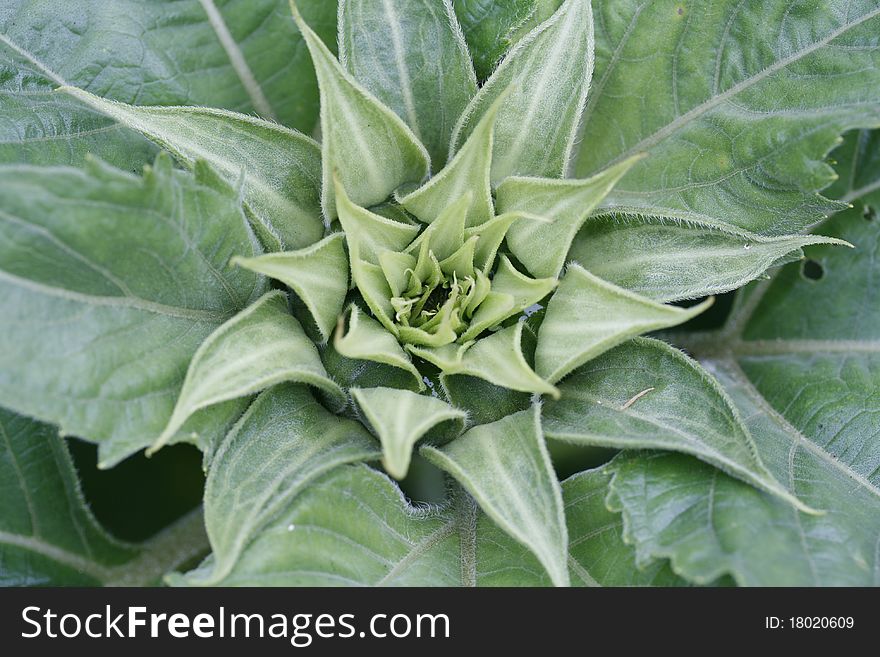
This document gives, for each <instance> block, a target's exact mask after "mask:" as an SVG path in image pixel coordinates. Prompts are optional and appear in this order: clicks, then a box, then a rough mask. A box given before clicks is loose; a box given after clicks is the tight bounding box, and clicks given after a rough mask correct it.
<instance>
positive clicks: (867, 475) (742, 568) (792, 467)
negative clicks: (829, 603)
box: [610, 172, 880, 586]
mask: <svg viewBox="0 0 880 657" xmlns="http://www.w3.org/2000/svg"><path fill="white" fill-rule="evenodd" d="M875 175H876V172H875ZM869 179H874V180H876V179H877V178H876V177H874V178H870V177H869ZM874 202H876V195H875V196H873V197H871V196H868V197H866V198H865V199H863V201H862V202H860V203H858V204H857V206H856V207H855V208H854V209H853V210H849V211H847V212H844V213H841V214H840V215H838V216H836V217H835V218H834V219H833V220H832V221H831V222H830V223H828V224H826V225H825V226H823V227H822V229H823V232H825V231H827V232H829V233H831V234H834V235H837V236H839V237H841V238H843V239H846V240H847V241H850V242H852V243H853V244H855V245H856V250H855V251H854V252H846V251H844V250H842V249H838V248H835V247H831V246H815V247H808V248H807V254H808V256H809V257H810V258H811V259H812V262H813V263H814V264H815V265H816V266H817V267H819V272H820V273H821V276H820V277H819V278H818V280H816V277H815V274H814V278H808V277H806V276H804V275H803V274H802V271H801V267H802V265H800V264H792V265H788V266H787V267H786V268H785V269H783V270H782V271H781V272H780V273H779V274H778V275H777V276H776V277H775V278H774V279H773V280H772V281H771V282H765V283H761V284H759V285H758V286H756V287H754V288H752V289H751V290H750V291H749V293H748V294H745V295H743V296H742V298H741V300H740V304H739V306H738V308H736V309H735V310H734V313H733V315H732V318H731V320H730V323H729V324H728V326H727V328H726V330H725V331H724V332H722V333H720V334H718V335H711V334H710V335H707V336H705V337H704V338H699V339H696V340H694V342H693V344H692V346H691V348H692V349H693V350H694V351H695V353H697V355H699V356H701V357H702V358H703V359H704V362H705V363H706V364H707V366H708V367H709V368H710V370H711V371H712V372H713V373H714V374H715V375H716V376H717V377H718V378H719V380H720V381H721V382H722V383H723V384H724V386H725V387H726V389H727V390H728V392H729V393H730V395H731V396H732V398H733V399H734V401H735V403H736V404H737V406H738V407H739V409H740V413H741V414H742V416H743V417H744V418H746V421H747V425H748V426H749V429H750V432H751V434H752V436H753V438H754V440H755V443H756V445H757V447H758V450H759V453H760V455H761V457H762V460H763V461H764V462H765V463H766V465H767V467H768V469H769V470H770V471H771V472H772V473H774V475H775V476H776V477H777V479H779V480H780V481H782V482H783V483H785V484H786V486H787V487H788V488H789V490H790V491H791V492H792V493H793V494H795V495H797V496H798V497H799V498H800V499H801V500H803V501H804V502H806V503H807V504H809V505H811V506H813V507H815V508H819V509H822V510H824V511H826V513H825V514H824V515H822V516H818V517H815V516H806V515H804V514H800V513H797V512H795V511H793V510H792V509H791V508H790V507H789V508H786V507H785V505H783V504H781V503H779V502H777V501H775V500H772V499H770V498H768V497H767V496H765V495H763V494H761V493H759V492H757V491H756V490H754V489H752V488H749V487H746V486H744V485H742V484H740V483H738V482H735V481H733V480H732V479H730V478H729V477H727V476H725V475H723V474H721V473H720V472H718V471H713V470H710V469H708V468H701V467H698V466H696V464H695V463H694V462H693V461H691V460H688V459H686V458H683V457H676V456H653V457H644V456H643V457H634V458H631V459H624V460H621V461H620V462H619V463H618V464H617V465H615V467H614V470H615V472H616V475H615V479H614V483H613V491H614V492H613V495H612V497H611V498H610V499H611V502H612V503H613V504H614V505H615V507H616V508H619V509H621V510H622V511H623V514H624V518H625V521H626V528H627V536H628V538H629V540H631V541H634V542H635V544H636V546H637V549H638V552H639V555H640V558H641V559H649V558H652V557H669V558H671V559H672V561H673V563H674V565H675V567H676V569H677V570H678V571H679V572H681V573H683V574H684V575H685V576H687V577H689V578H692V579H694V580H696V581H701V582H702V581H707V580H709V579H711V578H714V577H716V576H717V575H719V574H721V573H730V574H732V575H733V576H734V577H735V578H736V580H737V581H738V582H739V583H742V584H755V585H769V584H774V585H782V584H785V585H792V584H801V585H829V584H835V585H840V584H850V585H875V586H876V585H878V584H880V581H878V580H877V572H878V569H877V558H878V557H877V551H876V547H877V541H878V537H880V522H878V518H880V487H878V479H877V475H878V469H877V467H878V464H880V451H878V444H880V443H878V440H877V438H878V429H877V421H876V420H877V417H878V413H880V407H878V403H877V400H878V390H880V374H878V373H880V363H878V360H877V356H876V354H877V351H878V350H877V344H878V333H877V327H878V326H880V321H878V319H880V318H878V317H877V312H878V308H880V303H878V299H877V288H876V286H874V285H872V284H871V281H872V280H873V278H874V277H876V275H877V269H878V262H877V257H876V255H877V254H876V245H877V243H878V224H877V222H876V221H875V220H873V219H871V218H870V216H871V215H870V213H867V214H866V213H865V211H864V210H865V208H866V207H871V204H872V203H874ZM866 216H867V217H868V218H867V219H866ZM636 488H638V492H637V491H636ZM708 517H711V518H712V522H711V523H707V522H706V519H707V518H708Z"/></svg>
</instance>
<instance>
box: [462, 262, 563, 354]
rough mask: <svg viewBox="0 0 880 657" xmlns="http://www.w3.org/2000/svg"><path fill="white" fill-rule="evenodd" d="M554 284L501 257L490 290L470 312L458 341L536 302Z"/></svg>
mask: <svg viewBox="0 0 880 657" xmlns="http://www.w3.org/2000/svg"><path fill="white" fill-rule="evenodd" d="M556 286H557V280H556V277H550V278H529V277H528V276H525V275H524V274H521V273H520V272H519V271H517V269H516V268H515V267H514V266H513V265H512V264H511V262H510V260H509V259H508V258H507V256H501V263H500V264H499V265H498V269H497V270H496V271H495V276H494V278H493V279H492V291H491V292H490V293H489V296H488V297H486V300H485V301H484V302H483V303H482V304H481V305H480V307H479V308H478V309H477V312H475V313H474V316H473V318H471V324H470V327H469V328H468V330H467V331H465V332H464V334H463V335H462V336H461V340H462V341H467V340H472V339H474V338H476V337H477V336H478V335H480V333H482V332H483V331H485V330H486V329H490V328H492V327H494V326H496V325H498V324H500V323H501V322H503V321H504V320H505V319H507V318H508V317H513V316H514V315H516V314H517V313H520V312H522V311H523V310H525V309H526V308H529V307H530V306H532V305H534V304H536V303H538V302H539V301H540V300H541V299H543V298H544V297H546V296H547V295H548V294H550V293H551V292H552V291H553V290H554V289H555V288H556Z"/></svg>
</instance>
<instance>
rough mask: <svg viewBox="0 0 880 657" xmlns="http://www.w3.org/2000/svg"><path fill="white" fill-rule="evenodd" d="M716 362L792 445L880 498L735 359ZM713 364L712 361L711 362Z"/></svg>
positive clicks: (875, 487) (879, 493) (877, 491)
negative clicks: (782, 408) (803, 430)
mask: <svg viewBox="0 0 880 657" xmlns="http://www.w3.org/2000/svg"><path fill="white" fill-rule="evenodd" d="M712 360H714V361H715V362H716V363H717V364H718V365H719V366H720V367H721V368H722V369H723V370H724V371H725V372H727V373H728V374H729V375H730V376H731V377H732V378H733V379H734V380H735V381H736V382H737V383H738V384H740V386H741V387H742V389H743V391H744V392H745V393H746V394H747V395H748V396H749V398H750V399H751V400H752V401H753V402H754V403H755V405H756V406H758V407H759V408H760V409H761V410H762V411H763V413H764V414H765V415H766V416H767V417H769V418H770V419H771V420H772V421H773V423H774V424H775V425H776V426H777V427H779V428H780V429H781V430H782V431H783V432H784V433H785V434H787V435H788V436H789V438H791V440H792V443H793V444H795V445H798V446H800V447H801V448H802V449H804V450H805V451H808V452H810V453H811V454H813V455H814V456H816V457H817V458H819V459H821V460H822V461H823V462H824V463H825V464H826V465H828V466H831V468H832V469H835V470H838V471H840V472H841V473H843V474H844V475H846V476H847V477H848V478H850V479H852V480H853V481H855V482H856V483H858V484H859V485H860V486H861V487H863V488H865V489H866V490H867V491H868V492H869V493H871V494H873V495H874V496H876V497H878V498H880V488H878V487H877V486H875V485H874V484H872V483H871V482H870V481H868V479H866V478H865V477H864V476H863V475H861V474H859V473H858V472H856V471H855V470H853V469H852V467H850V466H849V465H848V464H847V463H844V462H843V461H841V460H840V459H837V458H835V457H834V456H833V455H831V454H829V453H828V452H827V451H825V450H824V449H823V448H822V447H821V446H820V445H818V444H816V443H815V442H813V441H812V440H810V439H809V438H807V437H806V436H805V435H804V434H803V433H801V432H800V431H799V430H798V429H797V428H795V427H794V426H793V425H792V424H791V423H790V422H789V421H788V419H787V418H786V417H785V416H784V415H782V414H781V413H780V412H779V411H777V410H776V409H775V408H773V407H772V406H771V405H770V402H768V401H767V399H766V398H765V397H764V396H763V395H762V394H761V393H760V392H759V391H758V389H757V388H756V387H755V385H754V384H753V383H752V381H751V379H749V378H748V376H747V375H746V373H745V372H744V371H743V370H742V368H741V367H740V365H739V363H737V362H736V360H735V359H733V358H730V357H728V358H717V359H712ZM710 362H711V361H710Z"/></svg>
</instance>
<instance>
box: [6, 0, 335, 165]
mask: <svg viewBox="0 0 880 657" xmlns="http://www.w3.org/2000/svg"><path fill="white" fill-rule="evenodd" d="M300 6H301V8H302V10H303V13H304V14H305V15H306V18H307V19H308V20H309V22H310V23H311V24H312V25H314V26H315V29H316V30H317V31H318V32H319V33H320V34H321V36H322V38H324V39H325V40H327V41H328V42H329V41H333V42H335V31H336V5H335V3H333V2H327V1H326V0H302V1H301V2H300ZM171 11H172V9H171V7H170V6H169V5H168V3H162V2H153V3H145V2H140V1H139V0H115V1H114V2H93V1H92V0H70V1H69V2H65V3H64V5H63V7H62V6H61V5H58V4H56V3H47V2H39V1H37V0H9V1H8V2H6V3H4V11H3V15H2V16H0V70H3V72H4V75H0V79H2V80H3V82H0V89H2V90H3V94H4V102H3V105H2V107H0V160H2V161H17V162H31V163H34V164H73V165H77V166H78V165H81V164H82V162H83V160H84V157H85V156H86V155H87V154H89V153H91V154H93V155H96V156H99V157H101V158H103V159H105V160H107V161H108V162H111V163H112V164H114V165H116V166H119V167H121V168H124V169H127V170H129V171H132V172H138V171H140V169H141V167H142V166H143V165H144V164H147V163H149V162H152V160H153V159H154V157H155V151H154V150H153V149H152V147H151V146H150V144H149V143H148V142H147V141H145V140H143V139H142V138H140V137H139V136H138V135H136V134H135V133H133V132H130V131H128V130H126V129H125V128H122V127H121V126H119V125H117V124H114V122H112V121H110V120H109V119H107V118H106V117H104V116H102V115H98V114H96V113H95V112H94V111H93V110H91V109H90V108H88V107H87V106H84V105H82V104H81V103H79V102H76V101H74V100H72V99H70V98H67V97H65V96H62V95H59V94H55V93H53V91H52V90H53V89H55V88H56V87H59V86H63V85H65V84H67V85H72V86H77V87H80V88H82V89H86V90H88V91H90V92H91V93H93V94H96V95H98V96H102V97H106V98H111V99H113V100H117V101H120V102H124V103H136V104H138V105H202V106H210V107H218V108H225V109H229V110H233V111H236V112H242V113H247V114H251V113H253V112H255V111H258V112H260V113H261V114H262V115H263V116H264V117H265V118H267V119H277V120H278V121H280V122H282V123H284V124H286V125H289V126H291V127H293V128H297V129H299V130H304V131H306V132H309V131H311V129H312V127H313V126H314V125H315V123H316V121H317V117H318V86H317V83H316V80H315V74H314V70H313V69H312V66H311V62H310V60H309V57H308V53H306V51H305V48H303V47H302V38H301V36H300V35H299V33H298V31H297V29H296V26H295V25H294V24H293V21H292V20H290V12H289V9H288V5H287V1H286V0H215V1H214V2H199V1H198V0H178V1H176V2H175V3H174V5H173V19H172V17H171V14H170V13H169V12H171ZM7 91H9V92H12V94H14V95H12V96H9V95H6V92H7ZM267 106H268V107H267Z"/></svg>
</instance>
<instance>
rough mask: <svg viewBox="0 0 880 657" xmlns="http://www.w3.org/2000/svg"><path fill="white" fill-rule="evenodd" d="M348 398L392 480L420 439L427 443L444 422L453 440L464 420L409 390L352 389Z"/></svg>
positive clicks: (404, 469)
mask: <svg viewBox="0 0 880 657" xmlns="http://www.w3.org/2000/svg"><path fill="white" fill-rule="evenodd" d="M351 396H352V398H353V399H354V401H355V402H356V403H357V405H358V409H359V410H360V412H361V414H362V416H363V417H364V418H365V419H366V421H367V423H368V426H369V427H370V428H371V429H372V430H373V433H374V434H375V435H376V437H377V438H379V441H380V442H381V443H382V465H383V466H384V467H385V470H386V471H387V472H388V474H390V475H391V476H392V477H394V478H395V479H403V478H404V477H405V476H406V473H407V471H408V470H409V462H410V458H411V456H412V449H413V446H414V445H415V444H416V443H417V442H418V441H419V440H420V439H422V438H425V439H426V440H429V441H430V440H431V438H432V436H431V434H432V433H433V434H435V435H436V434H438V433H439V431H437V429H439V428H441V427H438V425H444V424H445V423H449V424H451V425H453V426H452V428H451V430H449V431H448V432H447V433H449V435H450V436H451V437H455V436H457V435H459V434H460V433H461V432H462V431H463V430H464V424H465V420H466V419H467V416H466V414H465V413H464V412H463V411H460V410H458V409H455V408H453V407H452V406H450V405H449V404H447V403H446V402H444V401H441V400H440V399H436V398H434V397H429V396H425V395H420V394H417V393H414V392H410V391H409V390H397V389H395V388H382V387H380V388H365V389H357V388H353V389H352V390H351ZM447 428H448V425H447ZM432 430H433V431H432Z"/></svg>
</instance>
